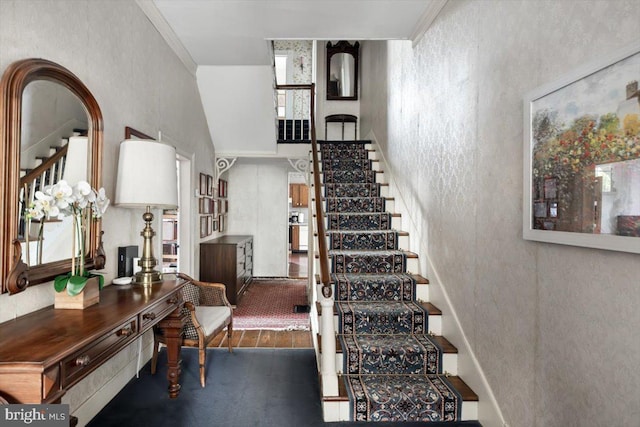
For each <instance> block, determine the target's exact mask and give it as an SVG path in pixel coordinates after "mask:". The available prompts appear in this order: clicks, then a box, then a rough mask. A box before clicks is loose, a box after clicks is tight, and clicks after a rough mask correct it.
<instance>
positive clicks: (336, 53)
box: [327, 40, 360, 101]
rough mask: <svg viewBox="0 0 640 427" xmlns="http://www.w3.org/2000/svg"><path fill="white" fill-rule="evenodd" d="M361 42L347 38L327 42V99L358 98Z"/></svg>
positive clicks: (345, 99)
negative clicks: (352, 41)
mask: <svg viewBox="0 0 640 427" xmlns="http://www.w3.org/2000/svg"><path fill="white" fill-rule="evenodd" d="M359 50H360V43H359V42H355V44H353V45H352V44H351V43H349V42H347V41H345V40H341V41H339V42H338V43H336V44H335V45H334V44H331V42H327V100H331V101H355V100H357V99H358V62H359V61H358V56H359Z"/></svg>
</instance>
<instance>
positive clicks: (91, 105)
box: [0, 58, 105, 294]
mask: <svg viewBox="0 0 640 427" xmlns="http://www.w3.org/2000/svg"><path fill="white" fill-rule="evenodd" d="M36 80H47V81H50V82H53V83H57V84H59V85H62V86H63V87H66V88H67V89H69V90H70V91H71V92H72V93H73V94H74V95H76V96H77V98H78V99H79V101H80V102H81V103H82V105H83V106H84V108H85V110H86V112H87V119H88V123H89V128H90V129H89V137H90V141H91V175H90V183H91V185H92V186H93V187H94V188H99V187H100V186H101V181H102V145H103V141H102V129H103V128H102V126H103V123H102V113H101V111H100V107H99V106H98V103H97V101H96V100H95V98H94V97H93V95H92V94H91V92H90V91H89V89H87V87H86V86H85V85H84V84H83V83H82V82H81V81H80V79H78V77H76V76H75V75H74V74H73V73H72V72H71V71H69V70H67V69H66V68H64V67H63V66H61V65H59V64H56V63H55V62H51V61H48V60H45V59H37V58H31V59H23V60H21V61H17V62H14V63H13V64H11V65H10V66H9V67H8V68H7V69H6V70H5V72H4V74H3V76H2V80H1V81H0V138H1V140H0V144H1V145H0V161H1V162H2V165H3V171H2V174H1V177H2V178H1V179H0V212H2V216H0V232H1V233H2V236H1V237H0V292H9V293H10V294H14V293H17V292H21V291H23V290H25V289H26V288H27V287H28V286H30V285H35V284H38V283H43V282H47V281H50V280H52V279H53V278H54V277H55V276H57V275H60V274H64V273H67V272H69V271H70V270H71V257H69V259H66V260H61V261H56V262H50V263H46V264H41V265H37V266H31V267H29V266H27V265H26V264H25V263H24V262H23V261H22V254H21V251H22V250H21V246H20V242H19V241H18V239H17V237H18V215H19V212H18V197H19V189H18V186H19V182H20V177H19V176H20V142H21V141H20V137H21V123H22V94H23V91H24V89H25V87H26V86H27V85H28V84H29V83H31V82H33V81H36ZM101 234H102V232H101V225H100V221H92V223H91V226H90V229H89V237H88V238H89V252H88V253H87V256H86V258H85V265H86V268H89V269H91V268H96V269H100V268H103V267H104V263H105V256H104V250H103V249H102V239H101Z"/></svg>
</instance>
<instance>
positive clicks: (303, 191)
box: [289, 184, 309, 208]
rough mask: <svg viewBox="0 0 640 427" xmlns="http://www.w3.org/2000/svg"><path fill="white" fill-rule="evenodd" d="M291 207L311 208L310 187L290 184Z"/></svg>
mask: <svg viewBox="0 0 640 427" xmlns="http://www.w3.org/2000/svg"><path fill="white" fill-rule="evenodd" d="M289 196H290V197H291V206H293V207H296V208H306V207H309V187H307V186H306V185H305V184H289Z"/></svg>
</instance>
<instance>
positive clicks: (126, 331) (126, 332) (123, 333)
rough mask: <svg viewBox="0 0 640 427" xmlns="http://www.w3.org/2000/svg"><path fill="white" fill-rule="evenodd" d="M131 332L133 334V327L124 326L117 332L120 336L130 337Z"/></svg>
mask: <svg viewBox="0 0 640 427" xmlns="http://www.w3.org/2000/svg"><path fill="white" fill-rule="evenodd" d="M131 334H133V329H131V328H122V329H120V330H119V331H118V332H116V335H118V336H119V337H128V336H129V335H131Z"/></svg>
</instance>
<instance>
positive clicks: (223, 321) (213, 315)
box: [195, 305, 231, 336]
mask: <svg viewBox="0 0 640 427" xmlns="http://www.w3.org/2000/svg"><path fill="white" fill-rule="evenodd" d="M195 309H196V317H197V318H198V321H199V322H200V326H202V328H203V329H204V333H205V335H207V336H209V335H211V334H212V333H214V332H215V331H220V330H222V328H223V327H224V326H226V325H227V323H229V319H230V317H231V309H230V308H229V307H225V306H216V307H209V306H203V305H199V306H197V307H196V308H195Z"/></svg>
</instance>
